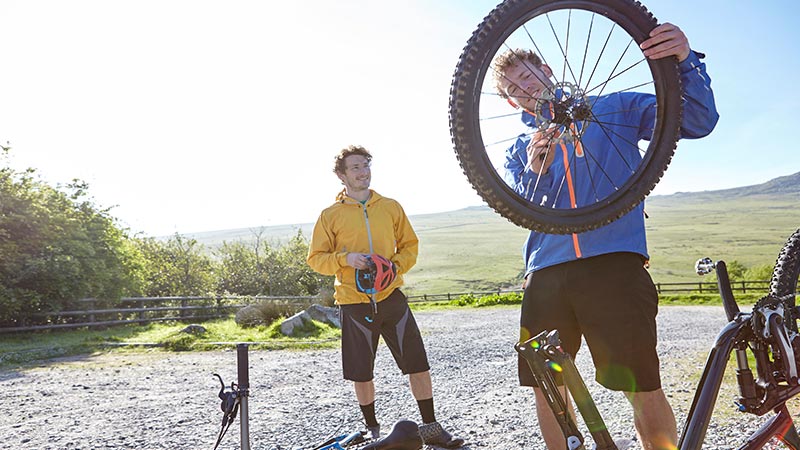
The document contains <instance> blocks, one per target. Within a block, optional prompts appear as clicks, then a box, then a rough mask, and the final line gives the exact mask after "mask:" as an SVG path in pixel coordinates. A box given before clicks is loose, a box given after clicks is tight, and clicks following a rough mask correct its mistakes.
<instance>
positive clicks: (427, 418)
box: [417, 398, 436, 423]
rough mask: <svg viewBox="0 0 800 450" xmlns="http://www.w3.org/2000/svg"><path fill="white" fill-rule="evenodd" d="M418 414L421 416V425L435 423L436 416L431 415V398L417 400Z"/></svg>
mask: <svg viewBox="0 0 800 450" xmlns="http://www.w3.org/2000/svg"><path fill="white" fill-rule="evenodd" d="M417 405H419V413H420V414H422V423H433V422H436V415H434V414H433V398H429V399H426V400H417Z"/></svg>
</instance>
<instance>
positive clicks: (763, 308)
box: [516, 229, 800, 450]
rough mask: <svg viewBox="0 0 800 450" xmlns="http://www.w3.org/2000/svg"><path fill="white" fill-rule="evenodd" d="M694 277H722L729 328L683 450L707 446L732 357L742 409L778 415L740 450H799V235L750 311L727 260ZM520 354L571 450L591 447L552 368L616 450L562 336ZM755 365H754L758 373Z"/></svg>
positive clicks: (599, 438) (710, 363)
mask: <svg viewBox="0 0 800 450" xmlns="http://www.w3.org/2000/svg"><path fill="white" fill-rule="evenodd" d="M696 270H697V273H698V274H701V275H703V274H707V273H710V272H711V271H713V270H716V273H717V282H718V286H719V293H720V296H721V298H722V304H723V306H724V309H725V315H726V316H727V318H728V320H729V323H728V324H727V325H726V326H725V327H724V328H723V329H722V330H721V331H720V333H719V335H718V337H717V340H716V342H715V344H714V346H713V348H712V349H711V352H710V353H709V355H708V360H707V361H706V365H705V369H704V370H703V375H702V377H701V378H700V382H699V384H698V387H697V391H696V392H695V396H694V401H693V402H692V406H691V409H690V410H689V415H688V417H687V419H686V423H685V426H684V429H683V432H682V434H681V438H680V441H679V443H678V448H679V449H680V450H698V449H700V448H701V446H702V445H703V441H704V439H705V436H706V431H707V430H708V425H709V422H710V420H711V415H712V412H713V410H714V405H715V403H716V400H717V394H718V393H719V389H720V386H721V385H722V378H723V375H724V373H725V369H726V367H727V366H728V361H729V360H730V359H731V355H732V354H733V355H735V360H736V369H735V370H736V380H737V384H738V386H739V395H738V398H737V400H736V402H735V405H736V408H737V409H738V410H739V411H740V412H742V413H743V414H753V415H756V416H762V415H764V414H767V413H770V412H772V413H773V415H772V417H770V418H769V419H768V420H767V421H766V422H765V423H764V424H763V425H762V426H761V428H759V429H758V430H756V431H755V432H753V434H752V435H751V436H750V437H749V438H748V439H747V440H746V441H745V442H743V443H742V445H741V446H740V447H738V448H739V449H743V450H755V449H760V448H762V447H763V446H764V445H765V444H767V443H768V442H769V441H770V440H771V439H773V438H777V439H779V440H780V441H782V442H783V443H784V444H785V445H786V447H787V448H790V449H794V450H798V449H800V436H798V433H797V429H796V428H795V425H794V423H793V421H792V417H791V414H790V413H789V411H788V409H787V408H786V402H787V401H788V400H789V399H791V398H793V397H794V396H796V395H797V394H798V393H799V392H800V376H799V375H798V367H800V334H798V328H797V320H798V319H800V307H798V306H797V305H796V302H795V296H796V292H797V283H798V277H799V276H800V229H798V230H797V231H795V232H794V234H792V235H791V237H789V239H788V241H787V242H786V244H785V245H784V246H783V249H782V250H781V252H780V254H779V256H778V260H777V262H776V263H775V268H774V270H773V273H772V280H771V282H770V288H769V293H768V294H767V295H766V296H764V297H762V298H761V299H760V300H759V301H758V302H757V303H756V304H755V305H754V307H753V310H752V311H751V312H748V313H744V312H741V311H740V310H739V307H738V305H737V304H736V300H735V299H734V296H733V292H732V290H731V285H730V280H729V278H728V272H727V269H726V267H725V263H724V262H723V261H717V262H713V261H712V260H711V259H709V258H704V259H702V260H700V261H698V262H697V265H696ZM516 349H517V351H518V352H519V353H520V354H521V355H522V356H523V357H524V358H525V360H526V361H527V363H528V365H529V366H530V368H531V371H532V372H533V374H534V376H535V378H536V380H537V382H538V383H539V386H540V387H541V389H542V391H543V392H544V393H545V396H546V398H547V403H548V405H549V406H550V408H551V409H552V410H553V412H554V414H555V416H556V418H557V420H558V422H559V425H560V426H561V430H562V431H563V433H564V437H565V439H566V442H567V448H569V449H583V448H586V447H585V444H584V438H583V435H582V434H581V433H580V431H579V430H578V427H577V425H576V423H575V421H574V420H573V419H572V417H571V415H570V414H569V413H567V406H566V401H565V399H564V397H563V396H562V395H561V393H560V391H559V390H558V389H557V388H556V385H555V382H554V380H553V375H552V372H551V370H552V369H551V367H552V363H555V364H557V365H558V366H557V367H559V368H560V370H562V374H563V377H564V385H565V386H566V387H567V390H568V391H569V393H570V394H571V395H572V397H573V398H574V400H575V405H576V407H577V409H578V411H579V412H580V414H581V416H582V417H583V418H584V421H585V423H586V426H587V427H588V429H589V432H590V434H591V436H592V438H593V440H594V442H595V445H596V448H597V449H616V448H617V447H616V446H615V444H614V441H613V440H612V439H611V437H610V435H609V432H608V430H607V429H606V426H605V423H604V422H603V419H602V417H601V416H600V413H599V412H598V410H597V407H596V405H595V403H594V401H593V400H592V398H591V396H590V395H589V392H588V390H587V388H586V385H585V384H584V382H583V379H582V378H581V376H580V374H579V373H578V370H577V368H576V367H575V363H574V362H573V360H572V358H571V357H570V356H569V355H568V354H566V353H564V352H563V351H562V350H561V348H560V343H559V340H558V333H557V332H555V331H553V332H543V333H541V334H539V335H538V336H535V337H533V338H532V339H530V340H528V341H526V342H524V343H520V344H517V345H516ZM751 364H754V365H755V373H753V370H752V369H751Z"/></svg>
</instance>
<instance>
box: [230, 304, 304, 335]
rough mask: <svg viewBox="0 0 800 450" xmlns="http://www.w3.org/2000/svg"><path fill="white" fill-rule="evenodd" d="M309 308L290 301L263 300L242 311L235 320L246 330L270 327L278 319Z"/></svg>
mask: <svg viewBox="0 0 800 450" xmlns="http://www.w3.org/2000/svg"><path fill="white" fill-rule="evenodd" d="M308 306H309V305H307V304H301V303H294V302H290V301H288V300H272V299H270V300H263V301H261V302H259V303H254V304H252V305H247V306H245V307H244V308H242V309H240V310H239V311H238V312H237V313H236V319H235V320H236V324H237V325H239V326H240V327H244V328H247V327H255V326H259V325H268V324H270V323H272V322H274V321H275V320H277V319H280V318H283V317H289V316H292V315H294V314H296V313H298V312H300V311H302V310H304V309H306V307H308Z"/></svg>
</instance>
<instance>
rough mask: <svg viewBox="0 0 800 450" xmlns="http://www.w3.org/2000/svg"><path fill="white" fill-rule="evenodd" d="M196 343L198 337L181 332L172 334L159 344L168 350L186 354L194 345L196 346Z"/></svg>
mask: <svg viewBox="0 0 800 450" xmlns="http://www.w3.org/2000/svg"><path fill="white" fill-rule="evenodd" d="M195 341H197V336H195V335H193V334H190V333H184V332H182V331H179V332H177V333H173V334H170V335H169V336H167V337H166V338H164V339H163V340H161V342H159V343H160V344H161V345H162V346H163V347H164V348H165V349H167V350H171V351H174V352H185V351H189V350H191V349H192V345H194V343H195Z"/></svg>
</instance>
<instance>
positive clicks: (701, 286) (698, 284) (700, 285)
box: [697, 281, 703, 294]
mask: <svg viewBox="0 0 800 450" xmlns="http://www.w3.org/2000/svg"><path fill="white" fill-rule="evenodd" d="M697 286H698V287H699V288H700V293H701V294H702V293H703V282H702V281H701V282H699V283H697Z"/></svg>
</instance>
